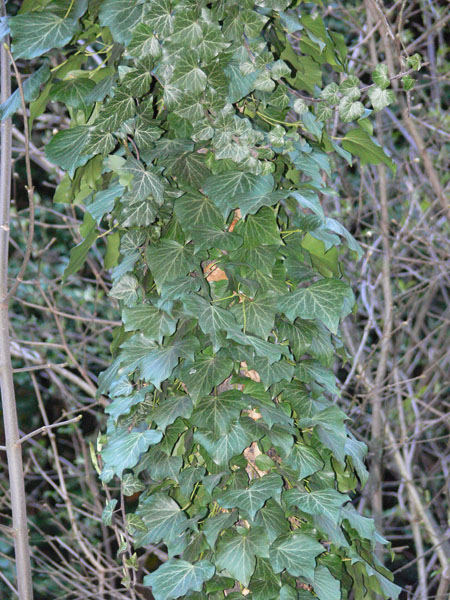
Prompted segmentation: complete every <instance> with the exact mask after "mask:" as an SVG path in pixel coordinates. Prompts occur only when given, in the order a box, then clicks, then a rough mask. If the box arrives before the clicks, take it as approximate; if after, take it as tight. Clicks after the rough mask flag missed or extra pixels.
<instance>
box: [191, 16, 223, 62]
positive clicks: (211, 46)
mask: <svg viewBox="0 0 450 600" xmlns="http://www.w3.org/2000/svg"><path fill="white" fill-rule="evenodd" d="M228 46H229V44H228V43H227V42H226V41H225V38H224V37H223V35H222V31H221V29H220V27H218V26H217V25H214V24H212V23H205V24H204V25H203V31H202V36H201V39H200V40H199V42H198V44H197V45H196V48H197V52H198V53H199V56H200V58H201V59H202V60H203V61H205V62H210V61H211V59H213V58H214V57H215V56H217V55H218V54H219V53H220V52H221V51H222V50H224V49H225V48H227V47H228Z"/></svg>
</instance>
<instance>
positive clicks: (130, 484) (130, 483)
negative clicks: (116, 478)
mask: <svg viewBox="0 0 450 600" xmlns="http://www.w3.org/2000/svg"><path fill="white" fill-rule="evenodd" d="M144 489H145V486H144V484H143V483H141V482H140V481H139V479H137V478H136V477H134V476H133V475H132V474H131V473H126V474H125V475H124V476H123V479H122V492H123V495H124V496H133V494H136V493H137V492H142V491H143V490H144Z"/></svg>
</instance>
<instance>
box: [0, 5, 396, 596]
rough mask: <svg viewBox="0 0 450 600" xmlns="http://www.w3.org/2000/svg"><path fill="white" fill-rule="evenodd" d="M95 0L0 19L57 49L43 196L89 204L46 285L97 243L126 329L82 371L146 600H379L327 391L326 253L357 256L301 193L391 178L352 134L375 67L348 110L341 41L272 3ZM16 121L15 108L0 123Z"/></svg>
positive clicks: (29, 45)
mask: <svg viewBox="0 0 450 600" xmlns="http://www.w3.org/2000/svg"><path fill="white" fill-rule="evenodd" d="M66 4H67V6H66ZM92 4H93V6H92V7H91V5H90V4H89V7H88V6H87V2H75V3H73V2H70V3H67V2H66V3H65V2H55V3H52V4H51V7H53V8H52V10H40V9H39V8H38V9H37V10H34V11H33V12H23V13H22V14H20V15H18V16H16V17H13V18H11V19H10V20H9V25H10V28H11V34H12V39H13V51H14V53H15V56H16V57H20V58H29V59H31V58H35V57H38V56H41V55H44V54H47V53H48V52H49V51H50V52H51V53H52V54H53V58H54V59H57V58H58V56H60V55H59V54H58V53H54V52H53V50H54V49H60V48H63V47H65V46H66V48H65V52H66V55H67V56H66V61H65V63H61V64H59V65H57V66H56V68H53V69H52V71H50V70H49V69H48V66H47V63H44V65H43V66H42V67H41V69H40V70H38V71H36V73H35V74H34V75H32V76H31V77H30V78H29V79H28V81H27V82H26V83H25V86H24V87H25V98H26V100H27V101H30V100H35V99H36V98H37V96H38V92H39V88H40V86H41V85H42V84H44V83H46V84H47V86H49V87H48V89H47V92H46V93H48V97H49V98H50V99H52V100H56V101H59V102H61V103H63V104H65V105H66V106H67V109H68V111H69V114H70V116H71V125H70V127H69V128H68V129H65V130H63V131H60V132H58V133H56V135H55V136H54V137H53V139H52V140H51V141H50V142H49V144H48V145H47V148H46V154H47V157H48V159H49V160H51V161H52V162H53V163H54V164H56V165H58V166H59V167H61V168H62V169H64V170H66V171H67V172H68V176H66V177H65V178H64V180H63V182H62V183H61V184H60V188H59V189H58V190H57V192H56V198H61V197H64V198H67V197H69V196H70V197H71V198H78V199H80V198H81V200H82V201H84V203H85V205H86V208H87V211H88V212H87V215H88V217H86V219H85V223H84V225H83V228H82V233H83V237H84V240H83V241H82V242H81V243H80V244H79V245H78V246H77V247H76V248H74V249H73V250H72V252H71V257H70V262H69V265H68V267H67V269H66V272H65V277H66V278H67V277H70V275H71V274H73V273H74V272H76V271H77V270H79V269H82V268H83V264H84V261H85V260H86V257H87V254H88V251H89V248H90V247H91V246H92V245H93V244H94V243H95V242H96V240H97V239H98V238H99V237H106V240H107V253H106V256H105V266H106V267H107V268H111V269H112V270H111V276H112V287H111V290H110V296H111V297H112V298H114V299H117V300H118V301H119V304H120V308H121V318H122V323H123V326H122V327H120V328H118V329H117V330H116V333H115V337H114V354H115V356H114V361H113V363H112V365H111V366H110V368H109V369H108V370H107V371H106V372H105V373H103V374H102V376H101V378H100V392H101V393H103V394H106V395H107V394H109V396H110V400H111V402H110V405H109V406H108V408H107V411H106V412H107V413H108V415H109V419H108V425H107V431H106V435H105V436H102V437H101V438H100V442H101V443H100V446H102V448H101V459H102V464H103V471H102V479H103V480H104V481H106V482H107V481H110V480H111V479H112V478H113V477H115V476H117V477H119V478H120V479H122V490H123V493H124V494H126V495H128V494H130V495H131V494H134V493H139V494H140V495H139V501H138V505H137V507H136V508H135V509H129V514H128V529H129V533H130V536H131V537H132V539H133V542H134V545H135V546H136V547H146V546H147V545H149V544H163V545H164V546H165V548H166V549H167V553H168V555H169V560H167V561H166V562H164V563H163V564H161V565H160V566H159V567H158V568H157V569H156V570H155V571H154V572H152V573H151V574H150V575H147V576H146V577H145V578H144V585H146V586H149V587H151V588H152V593H153V596H154V597H155V598H156V600H170V599H172V598H186V599H188V598H190V599H191V600H194V599H196V598H209V599H211V600H218V599H220V598H225V597H227V598H231V599H232V598H243V597H247V598H253V600H271V599H272V598H274V599H276V598H281V599H285V600H289V599H296V600H304V599H307V598H314V597H318V598H320V599H321V600H341V599H342V600H344V599H346V598H348V597H349V594H350V593H351V590H352V588H353V586H354V585H360V582H363V585H364V588H365V590H366V595H365V598H368V599H369V598H373V599H374V598H376V597H377V594H380V593H381V594H382V595H383V596H384V597H385V598H397V597H398V594H399V588H398V587H397V586H395V585H394V584H393V583H392V582H391V577H390V575H389V573H388V572H387V571H386V569H383V568H382V567H380V566H379V563H378V561H377V559H376V558H375V555H374V547H375V543H377V542H380V541H383V540H381V538H380V536H378V534H377V533H376V531H375V527H374V525H373V521H372V520H371V519H368V518H366V517H362V516H361V515H359V514H358V513H357V511H356V510H355V509H354V508H353V506H352V504H351V499H352V497H353V493H354V491H355V488H356V486H357V477H358V478H359V481H360V483H361V484H364V483H365V481H366V479H367V472H366V469H365V466H364V457H365V452H366V448H365V446H364V444H362V443H360V442H358V441H357V440H355V439H354V438H353V436H352V435H351V434H350V433H349V431H348V430H347V427H346V424H345V421H346V416H345V414H344V413H343V412H342V411H341V410H340V409H339V408H338V407H337V406H336V404H335V399H334V396H336V395H338V394H339V390H338V387H337V386H336V381H335V377H334V374H333V371H332V369H331V367H332V364H333V358H334V356H335V355H336V353H337V352H338V349H339V348H340V346H341V341H340V330H339V326H340V323H341V321H342V319H344V318H345V317H346V316H347V315H348V314H349V313H351V311H352V309H353V304H354V297H353V294H352V291H351V289H350V287H349V285H348V283H347V282H346V281H345V279H344V278H343V277H342V269H341V267H340V256H341V255H342V253H343V250H344V248H345V245H346V246H347V247H348V249H349V250H350V257H351V258H350V259H355V260H356V259H357V257H358V256H360V254H361V249H360V247H359V245H358V244H357V242H356V241H355V240H354V239H353V237H352V236H351V234H350V233H349V232H348V231H347V230H346V229H345V228H344V227H343V226H342V225H341V224H340V223H338V222H337V221H335V220H333V219H330V218H327V217H326V216H325V214H324V211H323V208H322V206H321V203H320V200H319V199H320V197H321V195H322V194H327V193H329V187H327V184H326V183H325V182H326V181H327V180H328V181H329V180H330V179H331V180H332V169H333V165H334V162H333V161H334V160H335V158H336V153H337V154H338V155H340V156H342V157H344V158H345V159H346V160H347V161H348V162H349V163H350V164H351V162H352V157H357V158H359V159H360V163H361V164H362V165H364V164H367V163H371V164H379V163H384V164H386V165H387V166H388V167H389V168H391V169H392V170H393V171H395V164H394V163H393V162H392V160H391V159H390V158H389V156H388V155H387V154H386V153H385V151H384V149H383V148H382V147H380V146H379V145H378V144H377V143H376V142H375V141H374V140H373V139H372V137H371V135H372V127H371V124H370V120H369V119H370V114H371V108H370V107H372V108H373V109H374V110H375V111H377V110H381V109H382V108H384V107H385V106H387V105H388V104H390V103H392V102H394V101H395V98H394V96H393V93H392V91H391V90H389V89H388V88H389V85H390V81H389V78H388V76H387V69H386V67H385V66H384V65H379V66H378V67H377V68H376V69H375V71H374V73H373V82H374V83H373V85H372V86H369V90H368V92H367V94H365V90H366V89H367V88H364V86H363V85H362V84H361V82H360V81H359V80H358V78H357V77H355V76H354V75H353V74H352V73H350V72H347V71H348V69H347V59H346V51H345V44H344V43H343V38H342V36H340V35H338V34H336V33H333V32H332V31H329V30H328V29H327V27H326V25H325V23H324V21H323V20H322V19H321V18H320V16H313V15H312V14H310V9H309V8H307V7H306V6H304V5H303V4H301V6H300V8H296V5H297V4H299V3H297V2H294V3H292V2H290V1H289V0H282V1H281V0H270V1H269V0H258V1H254V0H244V1H242V0H239V1H237V0H227V1H226V2H225V1H224V0H221V1H218V2H214V3H209V2H207V1H206V0H140V1H138V2H133V3H130V2H129V1H128V0H103V1H101V2H94V3H92ZM297 31H301V41H300V43H299V49H296V50H294V48H293V46H292V39H291V36H290V34H291V33H293V32H297ZM78 36H81V37H82V39H83V40H84V41H83V44H84V46H83V50H80V51H79V50H77V47H76V41H77V39H78ZM69 43H70V44H69ZM68 44H69V45H68ZM88 45H89V48H90V50H89V52H86V53H83V52H84V48H85V47H87V46H88ZM92 49H93V50H92ZM80 52H81V55H82V58H81V59H80V60H79V59H78V58H77V62H74V63H73V65H74V67H73V68H71V66H70V65H71V60H72V57H75V56H78V54H80ZM92 52H97V53H99V55H101V56H102V57H103V58H102V61H101V64H100V65H94V64H93V62H92V59H91V57H90V53H92ZM74 60H75V59H74ZM52 64H53V63H52ZM64 64H65V67H64V69H63V68H62V67H63V65H64ZM330 73H335V74H339V75H340V76H341V78H340V80H341V83H340V85H338V84H337V81H338V77H335V79H336V81H333V77H332V76H331V75H330ZM311 96H313V97H312V98H311ZM17 108H18V96H17V93H16V94H15V95H13V96H12V97H11V99H10V100H9V101H8V103H6V104H5V105H3V106H2V107H0V111H1V113H0V114H1V115H2V117H5V116H8V115H9V114H11V113H12V112H13V111H14V110H17ZM335 115H338V117H340V122H341V126H342V127H343V128H344V131H345V133H344V136H343V137H342V138H337V137H336V138H330V136H329V134H328V129H329V128H328V125H329V124H330V123H333V122H334V119H335ZM354 121H357V125H356V126H355V125H350V126H348V125H346V124H347V123H353V122H354ZM105 220H107V221H108V223H109V224H110V230H108V231H107V232H105V233H101V232H100V229H99V227H100V225H101V223H102V222H103V221H105ZM342 481H345V482H346V483H345V485H344V484H343V483H342ZM114 507H115V500H114V499H113V501H112V502H110V503H108V505H107V507H106V508H105V512H104V520H105V522H107V523H109V522H111V519H112V518H113V510H114ZM336 564H339V569H337V568H335V565H336ZM332 565H333V566H332ZM238 590H239V591H238ZM308 590H310V591H308ZM240 592H242V593H243V594H244V595H241V593H240Z"/></svg>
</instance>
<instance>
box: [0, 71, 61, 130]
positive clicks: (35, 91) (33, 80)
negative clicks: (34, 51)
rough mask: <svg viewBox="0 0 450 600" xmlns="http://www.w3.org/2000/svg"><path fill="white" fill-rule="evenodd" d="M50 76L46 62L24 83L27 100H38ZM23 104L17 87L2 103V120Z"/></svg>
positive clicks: (0, 116)
mask: <svg viewBox="0 0 450 600" xmlns="http://www.w3.org/2000/svg"><path fill="white" fill-rule="evenodd" d="M49 78H50V69H49V67H48V63H47V62H46V63H45V64H43V65H42V67H39V69H38V70H37V71H35V72H34V73H33V74H32V75H30V76H29V77H28V78H27V79H26V80H25V81H24V82H23V83H22V87H23V95H24V98H25V102H33V101H34V100H36V98H37V97H38V95H39V90H40V87H41V85H42V84H43V83H46V82H47V81H48V79H49ZM21 104H22V100H21V98H20V90H19V89H17V90H16V91H15V92H13V93H12V94H11V96H10V97H9V98H8V99H7V100H6V101H5V102H3V104H0V121H3V120H4V119H7V118H8V117H10V116H11V115H13V114H14V113H16V112H17V111H18V110H19V108H20V107H21Z"/></svg>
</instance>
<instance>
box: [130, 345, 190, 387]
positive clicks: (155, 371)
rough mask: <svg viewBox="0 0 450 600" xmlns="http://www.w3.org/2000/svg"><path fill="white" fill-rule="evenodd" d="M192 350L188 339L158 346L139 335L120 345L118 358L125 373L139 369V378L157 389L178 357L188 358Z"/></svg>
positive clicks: (168, 375)
mask: <svg viewBox="0 0 450 600" xmlns="http://www.w3.org/2000/svg"><path fill="white" fill-rule="evenodd" d="M194 349H195V346H193V344H192V339H191V340H190V339H189V338H183V339H180V340H178V341H172V343H168V344H166V345H164V346H159V345H158V344H156V343H155V342H153V341H152V340H151V339H149V338H147V337H145V336H144V335H142V334H139V335H135V336H133V337H132V338H130V339H129V340H128V341H126V342H125V343H124V344H122V345H121V353H120V358H121V363H122V365H123V367H124V368H125V370H126V372H127V373H130V372H132V371H134V370H135V369H136V368H139V369H140V372H141V377H142V378H143V379H145V380H146V381H150V382H151V383H153V385H154V386H155V387H156V388H158V389H159V388H160V385H161V382H162V381H164V380H165V379H167V378H168V377H170V375H171V373H172V371H173V370H174V368H175V367H176V366H177V364H178V361H179V359H180V357H182V356H183V357H184V356H189V355H190V354H191V352H193V351H194Z"/></svg>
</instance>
